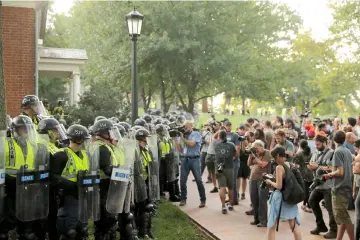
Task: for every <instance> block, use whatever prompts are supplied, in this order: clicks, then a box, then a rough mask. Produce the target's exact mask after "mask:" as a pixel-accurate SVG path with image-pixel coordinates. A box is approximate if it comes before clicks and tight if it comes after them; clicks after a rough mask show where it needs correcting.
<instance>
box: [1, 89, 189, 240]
mask: <svg viewBox="0 0 360 240" xmlns="http://www.w3.org/2000/svg"><path fill="white" fill-rule="evenodd" d="M22 108H23V112H22V113H21V115H19V116H16V117H15V118H14V119H12V120H11V122H9V128H8V130H7V131H2V132H0V176H1V177H0V240H1V239H46V238H48V239H64V240H65V239H86V238H88V234H89V233H88V222H89V221H93V222H94V228H95V229H94V230H95V231H94V236H95V239H116V232H117V231H118V232H120V239H138V238H145V239H146V238H153V234H152V231H151V226H152V217H153V216H154V215H155V214H156V211H155V209H156V208H157V201H158V200H159V199H160V195H164V191H165V190H166V189H167V190H168V191H169V195H170V200H171V201H179V194H180V192H179V186H178V185H179V184H178V175H179V172H178V170H179V167H178V166H179V164H178V153H177V151H176V149H175V148H174V146H175V141H177V138H170V137H169V134H168V131H167V129H168V125H169V124H170V121H168V120H164V119H163V118H161V117H160V116H156V118H154V117H152V116H150V115H146V116H144V117H143V118H142V119H138V120H137V121H136V122H135V124H134V126H133V127H131V126H130V125H129V124H127V123H125V122H119V120H118V119H117V118H111V119H106V118H105V117H97V118H96V119H95V121H94V124H93V126H91V127H90V128H89V130H88V129H87V128H86V127H84V126H82V125H79V124H74V125H71V126H70V127H69V128H68V129H67V130H66V129H65V127H64V126H63V125H62V124H61V123H59V122H58V121H57V120H56V119H54V118H52V117H51V116H46V110H45V109H44V106H43V105H42V103H41V101H39V99H38V98H37V97H36V96H34V95H28V96H25V97H24V98H23V101H22ZM158 115H159V114H158ZM169 118H170V120H171V121H174V119H171V117H169V116H168V119H169ZM154 119H155V120H154ZM183 120H185V119H182V118H180V121H183ZM150 133H151V134H150Z"/></svg>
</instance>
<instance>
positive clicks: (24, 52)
mask: <svg viewBox="0 0 360 240" xmlns="http://www.w3.org/2000/svg"><path fill="white" fill-rule="evenodd" d="M2 3H3V6H2V9H1V20H2V38H3V60H4V78H5V92H6V106H7V112H8V114H9V115H10V116H12V117H14V116H16V115H18V114H19V113H20V112H21V100H22V98H23V96H25V95H29V94H35V95H38V92H37V90H38V77H39V76H46V77H61V78H68V79H69V81H68V83H69V85H68V89H69V99H67V100H68V103H69V104H74V103H76V102H77V101H78V100H79V96H80V94H81V90H83V86H82V84H81V81H80V72H81V71H80V68H81V67H82V66H83V65H84V64H85V62H86V60H87V54H86V51H85V50H83V49H62V48H51V47H44V46H42V43H43V39H44V35H45V29H46V19H47V9H48V1H14V0H12V1H2ZM39 98H40V99H41V96H39ZM1 104H3V103H1Z"/></svg>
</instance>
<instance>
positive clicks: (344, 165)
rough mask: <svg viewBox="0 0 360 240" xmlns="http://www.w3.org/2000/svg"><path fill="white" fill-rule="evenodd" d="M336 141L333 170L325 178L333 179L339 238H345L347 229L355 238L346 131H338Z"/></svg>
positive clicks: (350, 236)
mask: <svg viewBox="0 0 360 240" xmlns="http://www.w3.org/2000/svg"><path fill="white" fill-rule="evenodd" d="M334 141H335V143H336V149H335V151H334V156H333V158H332V172H330V173H328V174H326V175H325V178H326V179H331V180H332V187H331V197H332V206H333V209H334V216H335V220H336V223H337V225H338V233H337V239H343V236H344V233H345V231H346V233H347V234H348V236H349V238H350V239H354V225H353V224H352V221H351V218H350V215H349V212H348V210H347V208H348V202H349V199H350V197H351V190H352V183H351V177H352V171H351V163H352V156H351V153H350V151H349V149H347V148H346V147H345V146H344V142H345V132H344V131H337V132H336V133H335V136H334Z"/></svg>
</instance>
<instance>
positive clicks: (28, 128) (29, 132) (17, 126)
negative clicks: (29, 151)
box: [10, 115, 36, 142]
mask: <svg viewBox="0 0 360 240" xmlns="http://www.w3.org/2000/svg"><path fill="white" fill-rule="evenodd" d="M10 129H11V132H12V135H13V136H14V137H20V136H25V137H27V139H28V140H30V141H32V142H35V141H36V130H35V125H34V124H33V122H32V120H31V118H29V117H28V116H25V115H19V116H16V117H15V118H14V119H13V120H12V122H11V127H10Z"/></svg>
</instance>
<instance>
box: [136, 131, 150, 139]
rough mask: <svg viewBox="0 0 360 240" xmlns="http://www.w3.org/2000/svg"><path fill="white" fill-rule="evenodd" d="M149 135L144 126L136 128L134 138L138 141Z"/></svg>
mask: <svg viewBox="0 0 360 240" xmlns="http://www.w3.org/2000/svg"><path fill="white" fill-rule="evenodd" d="M149 136H150V133H149V131H148V130H146V129H144V128H141V129H138V130H136V132H135V139H136V140H138V141H143V140H145V139H146V138H147V137H149Z"/></svg>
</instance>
